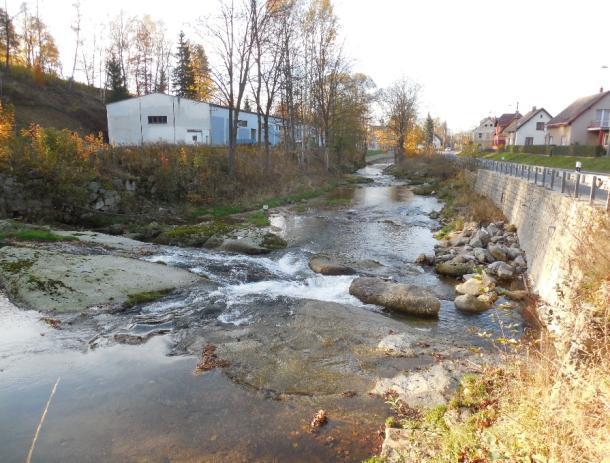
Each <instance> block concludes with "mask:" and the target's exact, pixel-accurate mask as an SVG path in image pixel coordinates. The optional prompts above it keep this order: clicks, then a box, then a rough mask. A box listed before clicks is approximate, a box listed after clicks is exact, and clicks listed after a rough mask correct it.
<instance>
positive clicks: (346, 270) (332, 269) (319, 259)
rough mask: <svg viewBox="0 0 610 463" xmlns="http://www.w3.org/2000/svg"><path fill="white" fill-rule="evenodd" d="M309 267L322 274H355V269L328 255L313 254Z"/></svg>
mask: <svg viewBox="0 0 610 463" xmlns="http://www.w3.org/2000/svg"><path fill="white" fill-rule="evenodd" d="M309 268H310V269H312V270H313V271H314V272H316V273H321V274H322V275H353V274H354V273H355V272H354V269H353V268H350V267H348V266H346V265H343V264H340V263H339V262H336V261H333V260H331V259H330V258H328V257H326V256H313V257H312V258H311V259H309Z"/></svg>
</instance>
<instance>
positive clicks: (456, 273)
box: [435, 258, 475, 277]
mask: <svg viewBox="0 0 610 463" xmlns="http://www.w3.org/2000/svg"><path fill="white" fill-rule="evenodd" d="M435 269H436V272H437V273H439V274H441V275H447V276H452V277H461V276H462V275H464V274H466V273H472V272H474V269H475V264H474V262H472V261H466V262H461V261H460V260H459V259H458V258H453V259H451V260H448V261H446V262H440V263H438V264H436V266H435Z"/></svg>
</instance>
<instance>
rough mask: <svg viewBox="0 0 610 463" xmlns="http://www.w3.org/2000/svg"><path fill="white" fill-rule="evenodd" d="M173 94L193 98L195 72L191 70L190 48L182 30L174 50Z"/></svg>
mask: <svg viewBox="0 0 610 463" xmlns="http://www.w3.org/2000/svg"><path fill="white" fill-rule="evenodd" d="M172 88H173V90H174V94H175V95H177V96H180V97H183V98H195V96H196V95H195V73H194V71H193V65H192V59H191V49H190V46H189V42H188V41H187V40H186V39H185V37H184V32H182V31H181V32H180V35H179V36H178V50H177V51H176V66H175V67H174V72H173V74H172Z"/></svg>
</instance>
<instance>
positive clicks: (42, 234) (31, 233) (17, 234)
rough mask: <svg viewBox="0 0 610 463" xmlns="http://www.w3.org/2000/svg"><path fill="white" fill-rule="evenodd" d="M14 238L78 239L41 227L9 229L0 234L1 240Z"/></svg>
mask: <svg viewBox="0 0 610 463" xmlns="http://www.w3.org/2000/svg"><path fill="white" fill-rule="evenodd" d="M6 238H12V239H15V240H19V241H44V242H56V241H78V238H77V237H75V236H62V235H57V234H55V233H53V232H50V231H48V230H39V229H25V230H16V231H9V232H6V233H4V234H0V240H2V239H6Z"/></svg>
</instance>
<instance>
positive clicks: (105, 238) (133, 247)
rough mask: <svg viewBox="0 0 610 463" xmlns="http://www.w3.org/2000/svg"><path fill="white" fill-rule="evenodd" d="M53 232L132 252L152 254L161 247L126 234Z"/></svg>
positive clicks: (89, 242)
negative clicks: (125, 235)
mask: <svg viewBox="0 0 610 463" xmlns="http://www.w3.org/2000/svg"><path fill="white" fill-rule="evenodd" d="M53 233H55V234H57V235H60V236H71V237H74V238H78V239H79V241H82V242H84V243H88V244H96V245H100V246H104V247H106V248H111V249H116V250H119V251H125V252H129V253H132V254H152V253H155V252H157V251H158V250H159V247H158V246H157V245H154V244H150V243H143V242H142V241H137V240H133V239H131V238H125V237H124V236H114V235H107V234H105V233H96V232H91V231H63V230H53Z"/></svg>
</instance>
